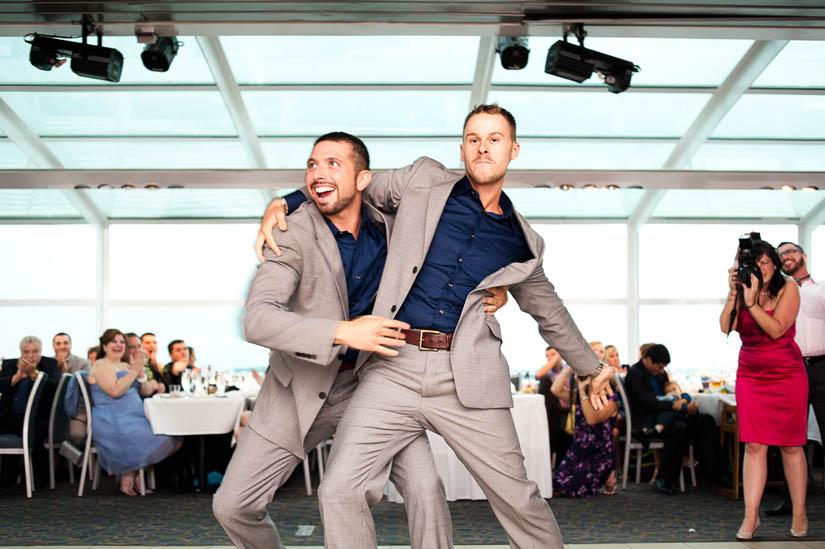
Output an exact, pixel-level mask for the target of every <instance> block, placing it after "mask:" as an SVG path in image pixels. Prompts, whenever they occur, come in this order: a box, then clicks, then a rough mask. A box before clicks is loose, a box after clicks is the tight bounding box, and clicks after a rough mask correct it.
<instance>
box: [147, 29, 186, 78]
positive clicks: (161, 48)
mask: <svg viewBox="0 0 825 549" xmlns="http://www.w3.org/2000/svg"><path fill="white" fill-rule="evenodd" d="M180 46H181V42H178V39H177V37H175V36H158V37H157V39H156V40H155V43H154V44H146V47H145V48H144V49H143V52H142V53H141V54H140V58H141V60H142V61H143V66H144V67H146V68H147V69H149V70H150V71H155V72H166V71H168V70H169V67H170V66H171V65H172V60H173V59H174V58H175V56H176V55H177V54H178V48H179V47H180Z"/></svg>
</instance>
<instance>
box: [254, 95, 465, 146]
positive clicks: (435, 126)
mask: <svg viewBox="0 0 825 549" xmlns="http://www.w3.org/2000/svg"><path fill="white" fill-rule="evenodd" d="M242 95H243V99H244V101H245V102H246V107H247V109H248V110H249V115H250V117H251V119H252V122H253V124H255V127H256V130H257V133H258V135H262V136H278V135H290V136H292V135H297V136H312V137H317V136H319V135H322V134H324V133H327V132H330V131H335V130H343V131H346V132H349V133H352V134H355V135H357V136H359V137H365V136H370V135H372V136H376V135H378V136H381V135H447V136H452V135H461V128H462V126H463V123H464V117H465V116H466V114H467V105H469V103H470V92H463V91H310V92H291V91H245V92H242Z"/></svg>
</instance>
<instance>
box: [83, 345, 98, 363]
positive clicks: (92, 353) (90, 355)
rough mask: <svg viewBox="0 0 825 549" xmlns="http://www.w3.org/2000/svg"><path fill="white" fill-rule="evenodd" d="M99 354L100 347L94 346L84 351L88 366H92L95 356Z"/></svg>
mask: <svg viewBox="0 0 825 549" xmlns="http://www.w3.org/2000/svg"><path fill="white" fill-rule="evenodd" d="M99 354H100V347H98V346H97V345H95V346H94V347H89V349H88V350H87V351H86V360H88V361H89V364H94V363H95V360H97V355H99Z"/></svg>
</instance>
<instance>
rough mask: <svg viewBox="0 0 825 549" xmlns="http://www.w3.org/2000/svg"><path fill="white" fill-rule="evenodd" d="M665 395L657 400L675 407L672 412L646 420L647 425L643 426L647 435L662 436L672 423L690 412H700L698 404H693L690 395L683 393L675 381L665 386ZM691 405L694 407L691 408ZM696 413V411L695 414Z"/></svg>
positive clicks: (648, 417) (652, 415) (665, 412)
mask: <svg viewBox="0 0 825 549" xmlns="http://www.w3.org/2000/svg"><path fill="white" fill-rule="evenodd" d="M664 391H665V394H664V395H662V396H657V397H656V399H657V400H661V401H664V402H669V403H670V404H671V406H672V407H673V408H672V409H671V410H665V411H663V412H659V413H658V414H650V415H648V416H647V418H646V419H645V424H644V425H643V426H642V431H643V432H644V433H645V434H650V433H655V434H660V433H661V432H662V431H664V430H665V429H667V428H668V427H669V426H670V424H671V423H673V422H674V421H676V418H678V417H680V416H681V417H685V416H687V414H688V410H689V409H690V410H698V408H696V404H695V403H693V398H691V396H690V395H689V394H688V393H683V392H682V388H681V387H679V384H678V383H676V382H675V381H668V382H667V383H666V384H665V389H664ZM691 404H692V405H693V406H692V407H691ZM693 413H695V411H694V412H693Z"/></svg>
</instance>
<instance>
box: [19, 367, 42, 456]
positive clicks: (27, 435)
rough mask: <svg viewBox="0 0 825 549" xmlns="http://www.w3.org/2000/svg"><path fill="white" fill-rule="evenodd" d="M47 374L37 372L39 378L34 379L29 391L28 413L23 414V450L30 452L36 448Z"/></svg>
mask: <svg viewBox="0 0 825 549" xmlns="http://www.w3.org/2000/svg"><path fill="white" fill-rule="evenodd" d="M45 378H46V374H44V373H43V372H38V373H37V378H35V380H34V385H32V390H31V392H30V393H29V399H28V400H27V401H26V413H25V414H24V415H23V451H24V452H29V450H31V449H32V448H34V444H35V440H36V438H35V437H36V435H35V433H36V432H37V410H38V409H39V408H40V395H41V394H42V393H43V387H45V386H46V382H45Z"/></svg>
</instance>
